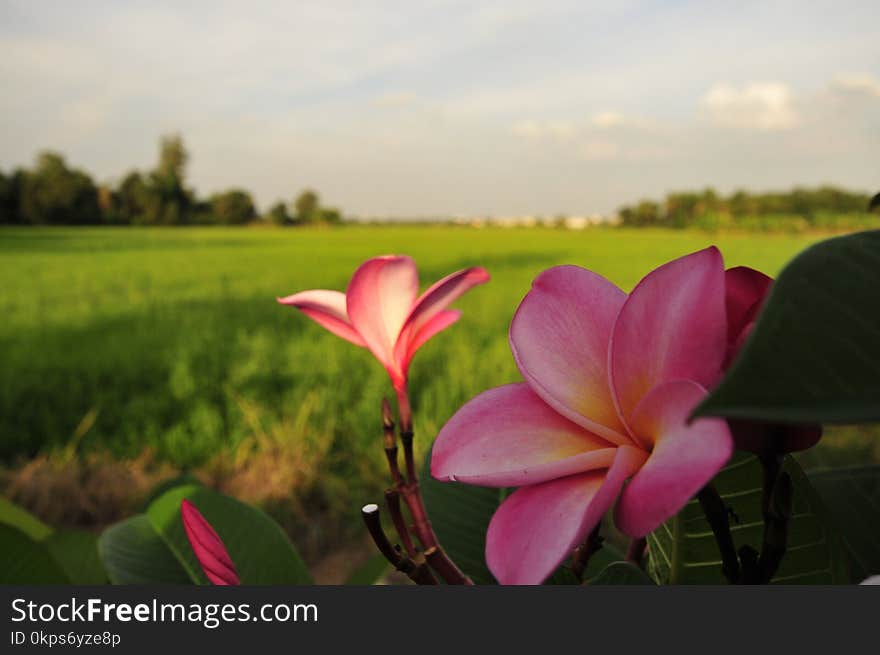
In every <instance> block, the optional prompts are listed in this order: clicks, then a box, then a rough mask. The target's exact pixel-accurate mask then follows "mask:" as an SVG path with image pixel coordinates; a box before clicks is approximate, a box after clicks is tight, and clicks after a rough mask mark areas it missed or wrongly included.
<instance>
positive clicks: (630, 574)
mask: <svg viewBox="0 0 880 655" xmlns="http://www.w3.org/2000/svg"><path fill="white" fill-rule="evenodd" d="M654 584H655V583H654V581H653V580H652V579H651V576H649V575H648V574H647V573H645V572H644V571H643V570H642V569H640V568H639V567H638V566H636V565H635V564H631V563H630V562H612V563H611V564H609V565H608V566H606V567H605V568H604V569H602V571H600V572H599V574H598V575H597V576H596V577H594V578H591V579H590V585H592V586H596V585H652V586H653V585H654Z"/></svg>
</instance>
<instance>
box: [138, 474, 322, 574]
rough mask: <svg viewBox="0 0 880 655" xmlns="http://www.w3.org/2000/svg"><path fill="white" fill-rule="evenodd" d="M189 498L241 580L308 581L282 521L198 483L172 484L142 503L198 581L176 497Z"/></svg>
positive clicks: (158, 531)
mask: <svg viewBox="0 0 880 655" xmlns="http://www.w3.org/2000/svg"><path fill="white" fill-rule="evenodd" d="M184 498H188V499H189V500H190V501H192V503H193V504H194V505H195V506H196V507H197V508H198V510H199V511H200V512H201V513H202V515H203V516H204V517H205V519H207V521H208V522H209V523H210V524H211V526H212V527H213V528H214V530H216V531H217V534H218V535H219V536H220V538H221V539H222V540H223V543H224V544H225V545H226V549H227V550H228V551H229V555H230V557H231V558H232V561H233V562H234V563H235V567H236V569H237V570H238V575H239V578H240V579H241V583H242V584H252V585H261V584H262V585H268V584H276V585H285V584H286V585H296V584H311V582H312V578H311V575H310V574H309V571H308V569H307V568H306V565H305V564H304V563H303V561H302V559H301V558H300V556H299V554H298V553H297V551H296V549H295V548H294V547H293V545H292V544H291V543H290V540H289V539H288V538H287V535H286V534H285V533H284V531H283V530H282V529H281V527H280V526H279V525H278V524H277V523H275V521H273V520H272V519H271V518H269V516H267V515H266V514H265V513H264V512H262V511H260V510H259V509H257V508H255V507H252V506H250V505H246V504H244V503H242V502H239V501H237V500H235V499H234V498H230V497H229V496H224V495H223V494H220V493H217V492H215V491H211V490H210V489H206V488H205V487H202V486H200V485H183V486H178V487H174V488H173V489H171V490H170V491H167V492H166V493H164V494H163V495H162V496H160V497H159V498H157V499H156V500H155V501H154V502H153V503H151V504H150V506H149V508H147V517H148V518H149V520H150V523H151V524H152V526H153V528H154V529H155V530H156V532H157V533H158V534H159V536H160V537H161V538H162V540H163V541H164V542H165V544H166V545H167V546H168V548H169V549H170V550H171V552H172V553H174V555H175V556H176V557H177V559H178V561H179V562H180V563H181V564H182V566H183V568H184V569H185V570H186V571H187V572H188V573H189V575H190V576H191V577H193V579H195V580H197V581H198V582H199V583H200V584H207V582H208V581H207V578H205V575H204V573H203V572H202V568H201V566H200V565H199V563H198V560H197V559H196V556H195V554H194V553H193V551H192V547H191V546H190V544H189V540H188V539H187V537H186V532H185V531H184V529H183V520H182V519H181V517H180V503H181V501H182V500H183V499H184Z"/></svg>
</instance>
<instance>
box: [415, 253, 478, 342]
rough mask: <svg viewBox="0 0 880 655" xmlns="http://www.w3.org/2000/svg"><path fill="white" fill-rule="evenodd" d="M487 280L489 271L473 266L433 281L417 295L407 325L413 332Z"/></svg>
mask: <svg viewBox="0 0 880 655" xmlns="http://www.w3.org/2000/svg"><path fill="white" fill-rule="evenodd" d="M488 281H489V273H488V272H487V271H486V269H485V268H481V267H479V266H475V267H472V268H466V269H463V270H461V271H456V272H455V273H451V274H449V275H447V276H446V277H444V278H443V279H442V280H439V281H438V282H435V283H434V284H432V285H431V286H430V287H428V288H427V289H426V290H425V292H424V293H423V294H422V295H421V296H419V298H418V300H416V303H415V305H414V306H413V308H412V311H411V312H410V315H409V316H408V317H407V319H406V324H407V326H410V325H411V326H413V328H414V330H413V333H414V334H416V333H418V331H419V329H420V328H421V327H422V326H423V325H425V323H427V322H428V321H429V320H431V318H432V317H433V316H435V315H436V314H437V313H438V312H440V311H442V310H444V309H446V308H447V307H449V305H450V304H452V303H453V302H455V300H457V299H458V298H460V297H461V296H462V295H464V294H465V293H466V292H467V291H469V290H470V289H472V288H473V287H475V286H477V285H478V284H484V283H486V282H488Z"/></svg>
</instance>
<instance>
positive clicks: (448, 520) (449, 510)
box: [420, 455, 504, 584]
mask: <svg viewBox="0 0 880 655" xmlns="http://www.w3.org/2000/svg"><path fill="white" fill-rule="evenodd" d="M429 462H430V455H429V457H428V459H427V460H426V462H425V466H424V467H423V469H422V478H421V481H420V484H421V488H422V497H423V498H424V500H425V507H426V508H427V510H428V516H430V517H431V524H432V525H433V526H434V532H435V533H436V534H437V539H438V540H439V541H440V544H441V545H442V546H443V548H444V549H445V550H446V552H447V553H449V556H450V557H451V558H452V561H454V562H455V563H456V564H458V566H459V567H461V569H462V570H463V571H464V572H465V573H467V574H468V575H469V576H470V577H471V579H472V580H473V581H474V584H496V582H495V578H494V577H493V576H492V573H491V572H490V571H489V568H488V567H487V566H486V531H487V530H488V529H489V521H490V520H491V519H492V515H493V514H494V513H495V510H496V509H498V505H499V504H500V503H501V496H502V493H504V490H503V489H491V488H487V487H474V486H471V485H466V484H459V483H457V482H438V481H437V480H435V479H434V478H432V477H431V473H430V469H429V464H428V463H429Z"/></svg>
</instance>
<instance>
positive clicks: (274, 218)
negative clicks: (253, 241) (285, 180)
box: [266, 201, 293, 226]
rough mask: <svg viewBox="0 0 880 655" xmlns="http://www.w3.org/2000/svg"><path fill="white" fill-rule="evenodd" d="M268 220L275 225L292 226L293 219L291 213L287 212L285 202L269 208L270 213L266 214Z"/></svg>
mask: <svg viewBox="0 0 880 655" xmlns="http://www.w3.org/2000/svg"><path fill="white" fill-rule="evenodd" d="M266 218H267V219H268V220H269V221H270V222H271V223H274V224H275V225H282V226H283V225H292V224H293V218H292V217H291V216H290V212H288V211H287V205H285V204H284V203H283V202H280V201H279V202H276V203H275V204H274V205H272V207H270V208H269V213H268V214H266Z"/></svg>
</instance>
